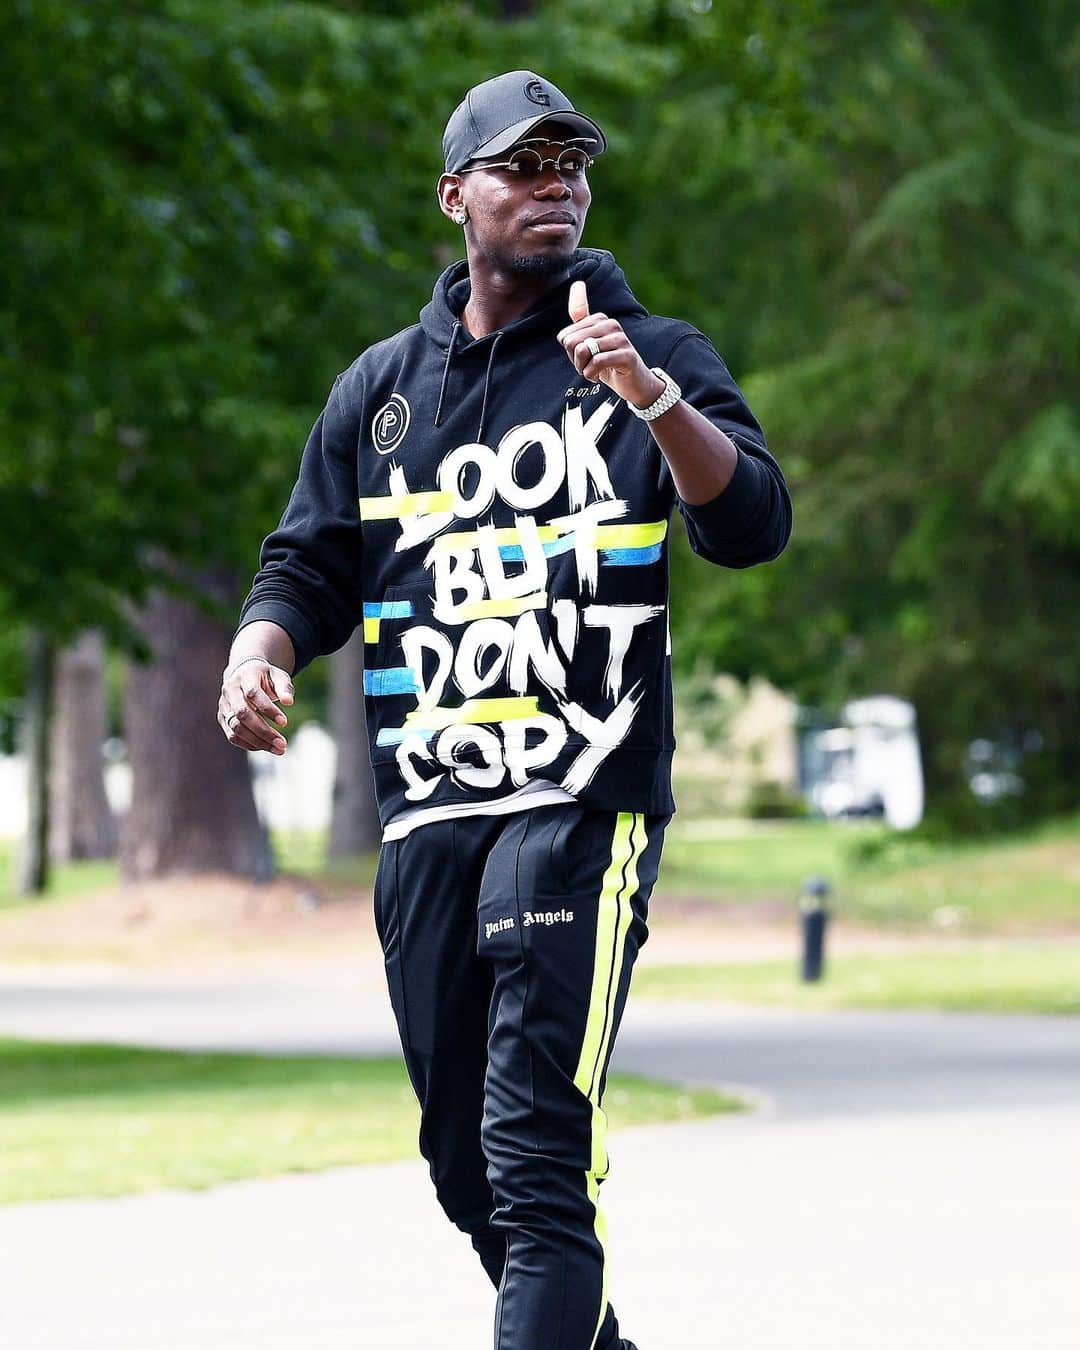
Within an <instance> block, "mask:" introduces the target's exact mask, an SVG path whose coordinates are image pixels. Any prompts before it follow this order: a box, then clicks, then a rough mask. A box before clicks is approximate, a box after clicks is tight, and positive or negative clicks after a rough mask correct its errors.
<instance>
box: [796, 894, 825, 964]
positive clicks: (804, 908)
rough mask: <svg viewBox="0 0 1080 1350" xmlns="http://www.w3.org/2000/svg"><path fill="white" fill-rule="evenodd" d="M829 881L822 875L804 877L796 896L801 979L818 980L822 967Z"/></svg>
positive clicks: (823, 962)
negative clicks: (800, 921) (798, 912)
mask: <svg viewBox="0 0 1080 1350" xmlns="http://www.w3.org/2000/svg"><path fill="white" fill-rule="evenodd" d="M829 890H830V888H829V883H828V881H826V879H825V878H824V877H807V879H806V880H805V881H804V882H803V884H802V892H801V894H800V896H799V911H800V916H801V918H802V979H803V982H804V983H810V982H812V981H814V980H820V979H821V976H822V973H823V971H824V967H825V928H826V926H827V924H828V922H829V909H828V906H827V905H826V903H825V902H826V900H827V899H828V898H829Z"/></svg>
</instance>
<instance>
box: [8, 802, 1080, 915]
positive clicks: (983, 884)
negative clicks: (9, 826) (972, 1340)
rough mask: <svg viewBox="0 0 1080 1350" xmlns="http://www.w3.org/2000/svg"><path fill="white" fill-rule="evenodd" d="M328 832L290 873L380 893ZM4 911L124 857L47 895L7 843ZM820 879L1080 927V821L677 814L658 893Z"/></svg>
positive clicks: (773, 888)
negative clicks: (16, 882) (33, 890)
mask: <svg viewBox="0 0 1080 1350" xmlns="http://www.w3.org/2000/svg"><path fill="white" fill-rule="evenodd" d="M325 841H326V833H325V831H308V832H282V831H278V832H275V833H274V847H275V852H276V856H277V859H278V865H279V867H280V868H281V869H282V871H285V872H289V873H292V874H296V875H300V876H306V877H310V878H311V879H312V881H314V882H321V883H324V884H329V885H331V886H335V885H336V886H340V887H342V888H344V889H348V890H355V889H366V888H369V887H370V886H371V885H372V884H373V882H374V877H375V865H376V862H377V860H378V851H377V850H372V851H370V852H368V853H366V854H364V855H363V856H361V857H359V858H347V859H334V860H327V859H326V857H325ZM0 868H2V869H3V878H4V882H5V884H6V889H4V890H0V914H2V913H3V912H4V910H5V909H6V910H8V911H9V912H13V911H15V910H16V909H18V910H22V911H23V912H25V910H26V907H27V906H28V905H37V904H41V903H43V902H44V903H48V904H56V903H65V902H68V901H72V900H75V899H77V898H78V897H79V896H80V895H82V894H85V893H86V892H88V891H92V890H96V889H101V888H103V887H107V886H110V885H113V884H118V881H119V872H118V868H117V865H116V864H115V863H113V862H82V863H68V864H62V865H60V866H57V867H55V868H54V869H53V879H52V885H51V888H50V891H49V892H48V894H47V896H46V897H44V901H42V900H37V899H35V900H29V901H28V900H22V899H19V898H18V897H16V896H15V895H14V894H13V893H12V891H11V888H10V875H11V845H10V843H8V842H3V841H0ZM815 874H821V875H823V876H825V877H827V878H828V880H829V881H830V883H831V885H832V887H833V899H832V904H833V907H834V908H836V909H837V910H838V911H840V912H842V913H843V914H845V915H846V916H848V917H851V918H853V919H857V920H859V921H860V922H862V923H866V924H870V925H875V926H878V927H882V928H888V929H901V930H902V929H923V930H925V928H926V927H927V926H930V927H936V928H950V929H956V930H958V931H962V932H967V933H970V934H973V935H977V934H991V933H995V932H1013V933H1018V934H1019V933H1023V932H1025V931H1026V932H1029V933H1036V932H1038V931H1040V930H1042V931H1046V930H1047V929H1050V928H1059V929H1060V928H1061V927H1066V928H1073V929H1074V930H1076V931H1080V816H1074V817H1072V818H1068V819H1064V820H1058V821H1052V822H1048V823H1046V824H1044V825H1042V826H1040V827H1037V828H1034V829H1032V830H1029V831H1025V832H1023V833H1017V834H1015V835H1008V836H1003V837H1001V838H998V839H994V840H989V841H987V840H970V841H958V842H955V843H931V842H928V841H926V840H923V839H919V838H918V837H915V838H912V837H910V836H907V835H903V834H896V833H893V832H890V831H889V830H887V829H886V828H884V827H883V826H881V825H880V824H863V823H855V822H852V823H845V824H830V823H827V822H825V821H821V820H793V821H748V820H724V819H715V818H714V819H695V818H694V817H692V816H689V815H687V816H681V815H680V814H676V816H675V819H674V820H673V821H672V823H671V825H670V827H669V828H668V832H667V836H666V839H665V843H664V856H663V862H662V867H661V873H660V879H659V882H658V885H657V890H656V895H657V898H658V899H661V898H663V897H664V896H669V895H694V896H695V897H700V898H704V899H707V900H713V901H717V902H721V903H724V902H726V903H732V902H734V903H739V904H748V905H753V904H758V905H762V906H768V907H771V908H774V909H775V907H776V906H778V905H790V906H793V905H794V904H795V902H796V899H797V896H798V892H799V887H800V885H801V883H802V882H803V880H804V879H805V878H806V877H808V876H811V875H815Z"/></svg>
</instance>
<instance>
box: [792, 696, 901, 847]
mask: <svg viewBox="0 0 1080 1350" xmlns="http://www.w3.org/2000/svg"><path fill="white" fill-rule="evenodd" d="M843 718H844V725H843V726H839V727H829V728H827V729H825V730H819V731H812V732H810V733H809V736H808V740H809V744H808V746H807V761H808V765H809V769H810V772H809V779H810V782H809V786H808V795H809V797H810V800H811V802H812V803H813V805H814V806H815V807H816V808H817V809H818V810H819V811H821V813H822V814H823V815H825V816H827V817H829V818H830V819H833V820H835V819H840V818H843V817H850V816H884V818H885V819H886V820H887V821H888V823H889V824H890V825H891V826H892V827H893V828H894V829H897V830H910V829H911V828H912V827H913V826H915V825H917V824H918V823H919V821H920V820H921V819H922V814H923V775H922V758H921V756H920V753H919V737H918V732H917V731H916V728H915V709H914V707H913V706H912V704H910V703H909V702H908V701H907V700H906V699H902V698H895V697H893V696H892V695H891V694H878V695H875V696H874V697H872V698H862V699H855V700H854V701H853V702H851V703H848V704H846V705H845V707H844V710H843Z"/></svg>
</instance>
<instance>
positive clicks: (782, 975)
mask: <svg viewBox="0 0 1080 1350" xmlns="http://www.w3.org/2000/svg"><path fill="white" fill-rule="evenodd" d="M633 997H634V998H661V999H677V998H690V999H726V1000H733V1001H735V1002H739V1003H769V1004H788V1005H791V1006H794V1007H799V1008H942V1009H947V1010H949V1011H953V1012H959V1011H969V1012H970V1011H979V1012H1040V1013H1065V1014H1070V1013H1071V1014H1073V1015H1076V1014H1080V939H1072V940H1069V941H1057V942H1040V943H1025V942H1022V941H1016V942H1010V943H1008V944H1000V945H999V944H991V943H977V942H976V943H971V942H964V943H963V944H962V946H958V948H957V950H956V951H948V950H941V949H937V948H935V949H930V950H922V949H920V950H918V951H912V952H879V953H851V954H847V955H844V956H841V957H835V958H833V957H829V956H828V954H826V960H825V971H824V976H823V978H822V979H821V980H820V981H818V982H815V983H812V984H805V983H803V981H802V980H801V979H800V978H799V967H798V958H797V956H796V955H793V957H792V960H790V961H755V962H747V963H745V964H743V963H734V962H731V963H727V964H723V965H685V966H655V967H649V966H642V967H640V968H639V969H638V970H637V971H636V973H635V975H634V985H633Z"/></svg>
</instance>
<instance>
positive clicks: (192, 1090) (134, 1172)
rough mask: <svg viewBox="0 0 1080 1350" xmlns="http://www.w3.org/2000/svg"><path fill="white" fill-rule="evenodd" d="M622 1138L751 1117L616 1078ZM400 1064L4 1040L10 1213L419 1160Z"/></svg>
mask: <svg viewBox="0 0 1080 1350" xmlns="http://www.w3.org/2000/svg"><path fill="white" fill-rule="evenodd" d="M604 1106H605V1110H606V1112H607V1114H608V1118H609V1122H610V1125H611V1128H612V1129H618V1128H622V1127H625V1126H629V1125H641V1124H655V1123H660V1122H665V1121H680V1120H688V1119H692V1118H694V1117H698V1116H703V1115H712V1114H716V1113H719V1112H725V1111H735V1110H742V1109H744V1107H745V1103H743V1102H741V1101H738V1100H736V1099H734V1098H731V1097H728V1096H725V1095H723V1094H721V1093H719V1092H715V1091H712V1090H711V1089H706V1088H683V1087H680V1086H677V1085H672V1084H667V1083H662V1082H658V1081H655V1080H653V1079H647V1078H641V1077H638V1076H636V1075H630V1074H614V1073H613V1074H612V1075H611V1077H610V1079H609V1081H608V1085H607V1091H606V1093H605V1096H604ZM418 1128H419V1108H418V1106H417V1104H416V1099H415V1097H414V1095H413V1091H412V1088H411V1086H410V1084H409V1081H408V1078H407V1076H406V1073H405V1069H404V1066H403V1065H402V1063H401V1061H400V1060H397V1059H363V1060H361V1059H344V1058H310V1057H301V1056H273V1057H271V1056H260V1055H237V1054H219V1053H213V1054H197V1053H185V1052H180V1051H168V1050H143V1049H135V1048H132V1047H128V1046H108V1045H69V1044H62V1043H54V1042H35V1041H23V1040H13V1039H0V1202H3V1203H7V1204H11V1203H22V1202H29V1201H41V1200H55V1199H60V1198H68V1197H77V1196H81V1197H88V1196H115V1195H125V1194H130V1193H133V1192H138V1191H147V1190H153V1189H157V1188H159V1187H180V1188H186V1189H196V1190H198V1189H202V1188H204V1187H208V1186H214V1185H217V1184H219V1183H221V1182H226V1181H233V1180H237V1179H240V1178H244V1177H263V1176H272V1175H277V1174H280V1173H283V1172H308V1171H318V1170H322V1169H324V1168H328V1167H339V1166H346V1165H355V1164H362V1163H376V1162H393V1161H396V1160H399V1159H404V1158H418V1157H419V1156H420V1155H419V1151H418V1148H417V1132H418Z"/></svg>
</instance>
